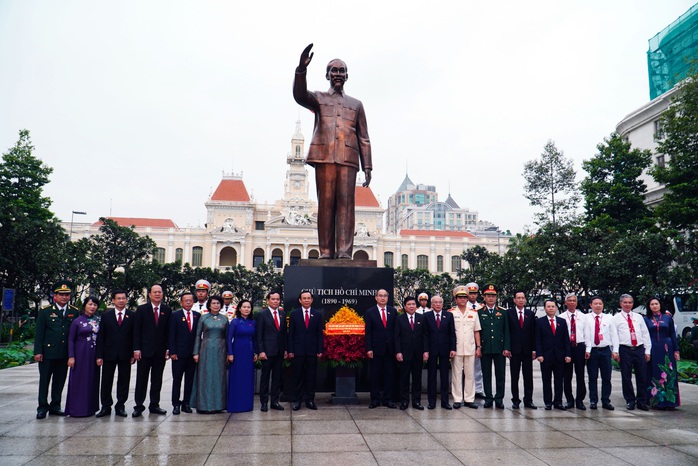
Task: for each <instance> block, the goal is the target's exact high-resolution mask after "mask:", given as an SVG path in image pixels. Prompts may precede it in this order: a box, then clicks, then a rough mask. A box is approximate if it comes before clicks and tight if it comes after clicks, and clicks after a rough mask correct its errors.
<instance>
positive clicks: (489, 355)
mask: <svg viewBox="0 0 698 466" xmlns="http://www.w3.org/2000/svg"><path fill="white" fill-rule="evenodd" d="M482 294H483V296H484V297H485V305H484V306H483V307H481V308H480V310H478V317H479V318H480V327H481V328H482V330H481V331H480V342H481V344H482V358H480V359H481V360H482V382H483V385H484V388H485V404H484V405H483V406H484V407H485V408H491V407H492V404H493V403H494V404H495V406H497V409H504V402H503V401H502V400H504V386H505V379H506V364H507V362H506V358H508V357H510V356H511V352H510V348H511V342H510V341H509V318H508V317H507V315H506V310H505V309H502V308H501V307H499V306H497V289H496V288H495V287H494V285H487V286H485V289H484V291H483V292H482ZM493 364H494V376H495V378H496V380H497V381H496V386H495V387H496V391H495V393H494V396H493V395H492V365H493Z"/></svg>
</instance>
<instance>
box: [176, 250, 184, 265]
mask: <svg viewBox="0 0 698 466" xmlns="http://www.w3.org/2000/svg"><path fill="white" fill-rule="evenodd" d="M183 256H184V249H182V248H177V249H175V262H177V261H179V262H182V257H183Z"/></svg>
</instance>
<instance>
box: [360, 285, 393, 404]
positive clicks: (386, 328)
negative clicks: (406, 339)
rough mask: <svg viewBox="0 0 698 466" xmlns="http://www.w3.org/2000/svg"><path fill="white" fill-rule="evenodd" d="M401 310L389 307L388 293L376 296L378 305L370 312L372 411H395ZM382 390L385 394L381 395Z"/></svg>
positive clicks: (368, 341)
mask: <svg viewBox="0 0 698 466" xmlns="http://www.w3.org/2000/svg"><path fill="white" fill-rule="evenodd" d="M396 317H397V309H395V308H394V307H392V306H388V292H387V291H385V290H383V289H381V290H378V292H377V293H376V305H375V306H373V307H371V308H369V309H368V310H367V311H366V315H365V316H364V320H365V321H366V355H367V356H368V359H369V361H368V368H369V374H370V377H371V403H370V404H369V405H368V407H369V409H373V408H376V407H377V406H379V405H380V404H381V401H382V402H383V406H387V407H388V408H391V409H395V408H397V406H396V405H395V403H393V401H392V396H393V377H394V376H393V374H394V373H395V319H396ZM381 391H382V392H383V393H382V395H381Z"/></svg>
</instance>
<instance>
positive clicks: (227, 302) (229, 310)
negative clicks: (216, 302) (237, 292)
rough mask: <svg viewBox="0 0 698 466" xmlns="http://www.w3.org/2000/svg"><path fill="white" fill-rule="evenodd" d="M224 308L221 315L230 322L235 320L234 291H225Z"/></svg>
mask: <svg viewBox="0 0 698 466" xmlns="http://www.w3.org/2000/svg"><path fill="white" fill-rule="evenodd" d="M221 296H223V307H222V308H221V311H220V313H221V314H223V315H225V316H227V317H228V322H230V321H231V320H233V317H235V306H233V292H232V291H228V290H226V291H224V292H223V294H222V295H221Z"/></svg>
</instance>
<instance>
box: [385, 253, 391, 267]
mask: <svg viewBox="0 0 698 466" xmlns="http://www.w3.org/2000/svg"><path fill="white" fill-rule="evenodd" d="M383 264H384V265H385V266H386V267H392V266H393V253H392V252H384V253H383Z"/></svg>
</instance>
